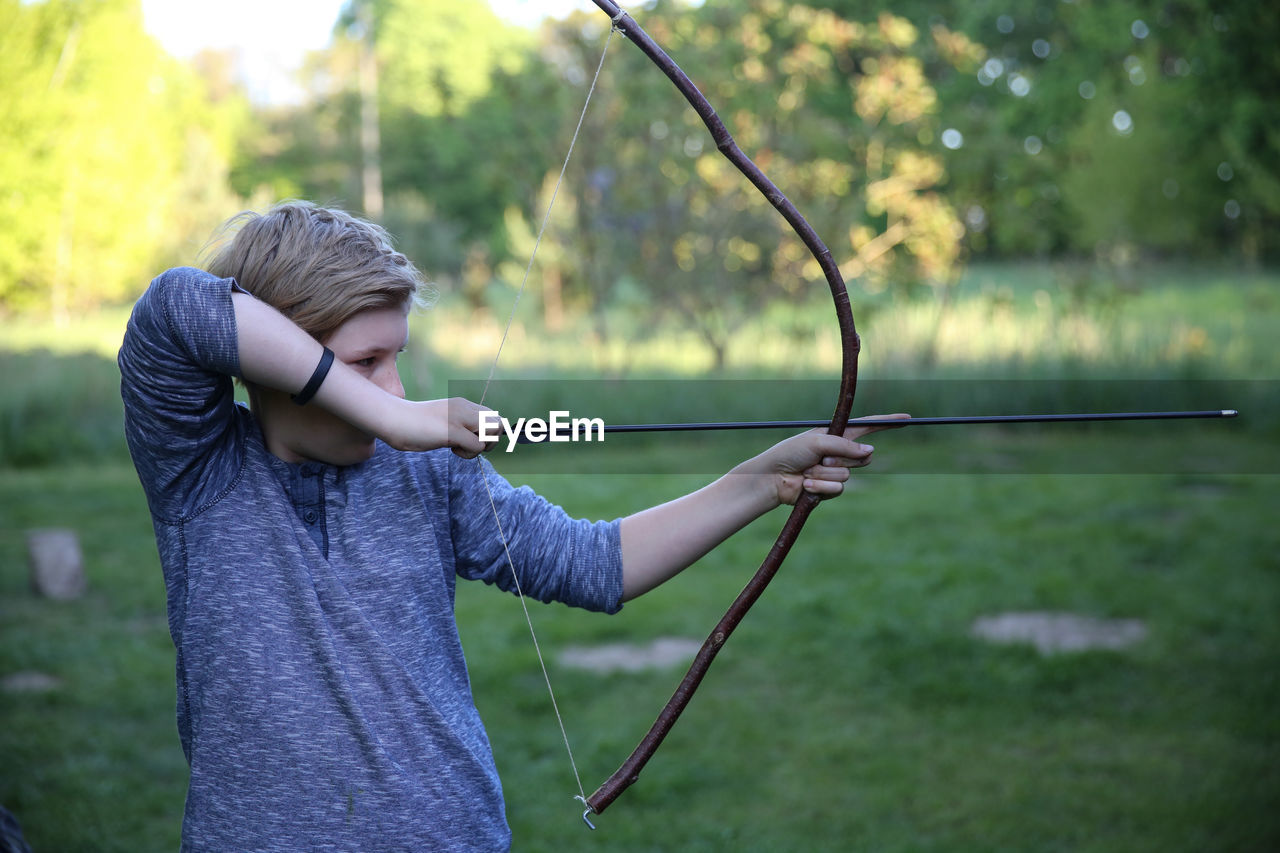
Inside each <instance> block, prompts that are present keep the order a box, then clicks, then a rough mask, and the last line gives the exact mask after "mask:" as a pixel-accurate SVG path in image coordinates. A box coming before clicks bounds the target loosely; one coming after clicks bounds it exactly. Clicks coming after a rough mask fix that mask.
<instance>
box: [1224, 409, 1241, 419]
mask: <svg viewBox="0 0 1280 853" xmlns="http://www.w3.org/2000/svg"><path fill="white" fill-rule="evenodd" d="M1238 414H1240V413H1239V412H1237V411H1236V410H1235V409H1223V410H1222V416H1223V417H1224V418H1234V417H1235V416H1236V415H1238Z"/></svg>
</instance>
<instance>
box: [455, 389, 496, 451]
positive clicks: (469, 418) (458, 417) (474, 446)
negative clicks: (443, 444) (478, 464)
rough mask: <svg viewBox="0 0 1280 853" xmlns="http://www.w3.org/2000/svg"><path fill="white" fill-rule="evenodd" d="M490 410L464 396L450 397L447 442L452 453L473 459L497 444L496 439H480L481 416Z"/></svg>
mask: <svg viewBox="0 0 1280 853" xmlns="http://www.w3.org/2000/svg"><path fill="white" fill-rule="evenodd" d="M490 411H492V410H490V409H488V408H487V407H485V406H482V405H480V404H479V403H473V402H472V401H470V400H468V399H466V398H465V397H452V398H450V399H449V401H448V427H447V429H448V444H449V447H450V449H451V450H453V452H454V454H455V455H457V456H460V457H462V458H463V459H474V458H475V457H477V456H479V455H480V454H481V453H488V452H489V451H490V450H492V449H493V448H494V447H496V446H497V441H496V440H494V441H482V440H481V439H480V431H481V417H482V416H483V415H484V414H486V413H487V412H490Z"/></svg>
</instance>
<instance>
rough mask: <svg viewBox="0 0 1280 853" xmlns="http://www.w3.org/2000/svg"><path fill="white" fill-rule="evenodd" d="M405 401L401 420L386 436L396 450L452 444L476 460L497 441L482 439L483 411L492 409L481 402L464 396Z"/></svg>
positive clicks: (430, 448) (449, 446) (463, 453)
mask: <svg viewBox="0 0 1280 853" xmlns="http://www.w3.org/2000/svg"><path fill="white" fill-rule="evenodd" d="M403 402H404V409H403V417H402V418H401V423H399V424H398V428H397V429H395V430H394V431H392V432H391V434H390V435H388V436H387V437H386V439H385V440H386V441H387V443H388V444H390V445H391V446H392V447H394V448H395V449H396V450H409V451H421V450H435V449H436V448H438V447H448V448H451V449H452V450H453V452H454V453H456V454H457V455H458V456H461V457H462V458H463V459H473V458H475V457H476V456H478V455H480V454H481V453H487V452H488V451H490V450H492V449H493V448H494V446H495V445H496V444H497V442H496V441H489V442H484V441H481V440H480V435H479V433H480V414H481V412H485V411H489V409H488V408H487V407H485V406H481V405H480V404H479V403H473V402H472V401H470V400H468V399H466V398H464V397H450V398H449V399H446V400H423V401H420V402H412V401H408V400H406V401H403Z"/></svg>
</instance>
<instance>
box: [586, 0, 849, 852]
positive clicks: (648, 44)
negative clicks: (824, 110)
mask: <svg viewBox="0 0 1280 853" xmlns="http://www.w3.org/2000/svg"><path fill="white" fill-rule="evenodd" d="M594 2H595V4H596V5H597V6H599V7H600V8H601V9H602V10H603V11H604V12H605V13H606V14H607V15H608V16H609V17H610V18H611V19H612V20H613V26H614V27H615V28H616V29H617V30H619V31H620V32H622V33H623V34H624V35H625V36H626V37H627V38H628V39H630V40H631V41H632V42H633V43H634V44H635V45H636V46H637V47H639V48H640V50H641V51H643V52H644V54H645V56H647V57H649V59H651V60H652V61H653V63H654V64H655V65H657V66H658V67H659V68H660V69H662V73H663V74H666V75H667V77H668V78H669V79H670V80H671V82H672V83H674V84H675V86H676V88H677V89H679V90H680V93H681V94H682V95H684V97H685V100H687V101H688V102H689V104H690V106H692V107H693V109H694V111H695V112H697V114H698V116H699V117H700V118H701V119H702V122H703V124H705V125H706V126H707V129H708V130H709V131H710V132H711V136H712V138H713V139H714V140H715V143H716V148H718V149H719V150H720V153H721V154H723V155H724V156H725V157H726V158H727V159H728V160H729V162H731V163H733V165H734V166H735V167H737V169H738V171H740V172H742V174H744V175H745V176H746V177H747V179H748V180H749V181H751V183H752V184H753V185H754V186H755V187H756V189H758V190H759V191H760V192H761V193H762V194H763V195H764V197H765V198H767V199H768V200H769V203H770V204H771V205H773V207H774V209H776V210H777V211H778V212H779V213H780V214H782V217H783V218H784V219H786V220H787V223H788V224H789V225H790V226H791V228H792V229H793V230H794V231H795V232H796V234H797V235H799V237H800V239H801V240H802V241H803V242H804V244H805V246H806V247H808V249H809V251H810V252H811V253H812V254H813V256H814V258H815V259H817V261H818V265H819V266H820V267H821V268H822V273H823V275H824V276H825V277H826V279H827V284H828V286H829V287H830V288H831V297H832V300H833V301H834V303H835V310H836V317H837V319H838V321H839V324H840V345H841V353H842V365H841V369H840V392H839V395H838V396H837V398H836V405H835V413H834V414H833V415H832V417H831V423H830V426H829V427H828V431H829V432H830V433H831V434H832V435H840V434H843V432H844V429H845V425H846V424H847V423H848V420H849V413H850V411H851V410H852V409H853V395H854V391H855V389H856V387H857V384H858V352H859V350H860V348H861V342H860V341H859V338H858V332H857V329H856V328H855V326H854V322H853V309H852V308H851V307H850V305H849V293H848V290H847V289H846V288H845V284H844V278H843V277H842V276H841V275H840V270H839V268H838V267H837V266H836V263H835V261H833V260H832V258H831V250H830V249H828V248H827V246H826V244H825V243H823V242H822V240H821V238H819V237H818V235H817V233H816V232H815V231H814V230H813V227H812V226H811V225H809V223H808V222H807V221H806V220H805V218H804V217H803V216H801V215H800V212H799V211H798V210H796V208H795V206H794V205H793V204H792V203H791V202H790V201H789V200H788V199H787V197H786V196H785V195H783V194H782V191H781V190H779V189H778V188H777V187H776V186H775V185H774V183H773V181H771V180H769V178H768V177H766V176H765V174H764V172H762V171H761V170H760V167H759V166H757V165H756V164H755V163H754V162H753V161H752V160H751V158H750V157H748V156H747V155H745V154H743V153H742V149H740V148H739V147H738V144H737V143H736V142H734V140H733V137H732V136H731V135H730V133H729V131H728V130H727V129H725V126H724V123H723V122H721V121H720V118H719V116H717V115H716V111H715V109H713V108H712V106H711V104H710V103H708V102H707V99H706V98H705V97H704V96H703V94H702V92H700V91H698V87H697V86H695V85H694V84H693V82H692V81H691V80H690V79H689V77H688V75H686V74H685V73H684V71H682V70H681V69H680V66H678V65H677V64H676V63H675V62H674V61H672V59H671V57H669V56H667V54H666V52H665V51H663V49H662V48H661V47H659V46H658V44H657V43H656V42H654V40H653V39H652V38H650V37H649V35H648V33H646V32H645V31H644V30H643V29H642V28H641V27H640V25H639V24H637V23H636V22H635V20H633V19H632V18H631V16H630V15H628V14H627V13H626V12H625V11H623V10H622V9H621V8H620V7H619V6H618V5H617V4H616V3H614V2H612V0H594ZM819 502H820V499H819V498H818V497H817V496H816V495H813V494H810V493H809V492H802V493H801V496H800V498H799V499H798V500H797V501H796V503H795V507H794V508H793V509H792V510H791V515H790V516H789V517H788V518H787V522H786V524H785V525H783V528H782V532H781V533H779V534H778V538H777V540H776V541H775V542H774V543H773V547H772V548H771V549H770V550H769V554H768V556H766V557H765V559H764V562H763V563H761V564H760V568H759V569H757V570H756V573H755V575H754V576H753V577H752V578H751V580H750V582H748V583H747V585H746V587H745V588H743V590H742V592H741V593H739V595H738V597H737V598H736V599H735V600H734V602H733V604H732V605H731V606H730V607H729V610H728V611H727V612H726V613H725V614H724V617H723V618H721V620H720V621H719V623H717V624H716V627H715V628H714V629H713V630H712V631H711V634H710V636H708V637H707V640H706V642H704V643H703V644H702V648H701V649H700V650H699V651H698V654H697V656H696V657H695V658H694V661H693V664H692V666H690V667H689V671H688V672H687V673H686V674H685V676H684V678H683V679H682V680H681V681H680V685H679V686H678V687H677V688H676V691H675V693H674V694H673V695H672V696H671V699H670V701H668V702H667V704H666V707H665V708H663V709H662V712H661V713H660V714H659V715H658V718H657V720H655V721H654V723H653V726H652V727H651V728H650V729H649V732H648V734H646V735H645V736H644V739H643V740H641V741H640V744H639V746H637V747H636V748H635V751H633V752H632V753H631V755H630V757H628V758H627V760H626V761H624V762H623V763H622V766H621V767H619V768H618V770H617V772H615V773H614V774H613V775H612V776H610V777H609V778H608V780H606V781H605V783H604V784H603V785H601V786H600V787H599V788H598V789H597V790H596V792H595V793H594V794H592V795H591V796H590V797H587V798H586V800H585V803H586V806H587V812H586V813H585V814H584V815H583V818H584V819H586V817H587V814H590V813H592V812H594V813H596V814H599V813H601V812H603V811H604V810H605V809H606V808H608V807H609V805H610V804H611V803H612V802H613V801H614V800H616V799H617V798H618V796H619V795H620V794H621V793H622V792H623V791H625V790H626V789H627V788H628V787H630V786H631V784H632V783H633V782H635V781H636V779H638V778H639V776H640V771H641V770H642V769H643V768H644V766H645V764H647V763H648V761H649V759H650V758H652V757H653V755H654V753H655V752H657V750H658V746H659V745H661V743H662V741H663V739H664V738H666V736H667V733H668V732H670V731H671V727H672V726H674V725H675V723H676V720H677V719H679V717H680V714H681V713H682V712H683V711H684V709H685V706H686V705H688V704H689V700H690V699H692V698H693V694H694V692H695V691H696V690H697V689H698V685H699V684H700V683H701V682H702V678H703V676H704V675H706V673H707V670H708V669H709V668H710V666H711V662H712V661H713V660H715V657H716V655H717V654H718V653H719V652H720V649H722V648H723V647H724V644H725V642H726V641H727V640H728V639H729V635H730V634H732V633H733V630H734V628H736V627H737V626H738V623H739V622H741V621H742V618H743V617H744V616H746V614H747V611H748V610H750V609H751V607H752V605H754V604H755V603H756V600H757V599H759V598H760V595H761V593H763V592H764V589H765V587H766V586H768V585H769V582H770V581H771V580H772V579H773V576H774V575H776V574H777V573H778V569H779V568H781V567H782V561H783V560H785V559H786V557H787V554H788V552H790V550H791V546H792V545H794V544H795V542H796V539H797V537H799V535H800V530H801V529H802V528H803V527H804V523H805V521H806V520H807V519H808V518H809V514H810V513H811V512H813V510H814V507H816V506H817V505H818V504H819ZM587 823H588V825H589V826H590V821H588V822H587Z"/></svg>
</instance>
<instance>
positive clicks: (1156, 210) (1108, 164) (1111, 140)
mask: <svg viewBox="0 0 1280 853" xmlns="http://www.w3.org/2000/svg"><path fill="white" fill-rule="evenodd" d="M832 5H835V6H846V5H857V6H862V5H863V4H847V3H833V4H832ZM893 9H894V11H895V12H897V13H898V14H901V15H904V16H906V17H908V18H910V19H911V20H913V21H916V22H917V23H924V22H926V21H932V22H935V26H937V25H939V23H938V22H941V23H942V24H945V26H947V27H950V28H952V29H954V30H955V31H958V32H961V33H964V34H965V35H967V36H968V37H969V38H971V39H973V40H974V41H976V42H977V43H979V44H981V45H984V46H985V48H986V50H985V55H984V56H983V58H982V61H981V62H980V63H979V64H978V67H976V68H975V69H973V70H972V71H971V72H970V73H967V74H952V73H949V72H948V71H947V70H946V69H941V73H940V74H936V75H931V77H930V79H931V80H932V82H933V83H934V85H935V86H936V87H937V89H938V93H939V101H940V104H941V108H940V117H941V120H942V122H943V123H944V125H945V126H948V127H950V128H953V129H956V130H958V131H960V132H961V133H962V135H963V145H962V146H961V147H959V148H958V149H956V150H953V151H950V152H947V154H946V162H947V166H948V172H949V174H950V176H951V182H950V185H949V186H948V188H947V196H948V198H949V199H950V200H951V201H952V202H953V203H954V204H956V205H957V206H958V207H960V208H961V209H963V210H965V211H966V213H967V219H968V224H969V227H970V235H969V243H970V245H971V246H972V247H973V248H975V249H977V250H978V251H980V252H985V253H998V254H1001V255H1005V256H1010V255H1019V254H1026V253H1055V254H1061V253H1063V252H1072V253H1080V254H1084V255H1092V254H1095V253H1098V254H1102V255H1107V254H1110V253H1112V251H1113V250H1115V249H1120V250H1122V251H1123V252H1127V253H1128V255H1129V256H1132V255H1133V254H1134V253H1135V252H1141V251H1147V252H1156V253H1165V254H1181V255H1185V254H1200V255H1208V254H1213V253H1217V252H1222V251H1224V250H1225V251H1235V252H1239V253H1241V254H1243V255H1244V256H1245V257H1247V258H1251V259H1257V258H1264V257H1274V255H1275V251H1276V244H1275V241H1274V240H1273V239H1272V238H1271V237H1270V236H1269V235H1270V234H1272V233H1273V232H1274V230H1275V228H1274V223H1275V217H1276V210H1275V207H1276V204H1275V201H1274V199H1275V198H1276V197H1277V196H1276V194H1275V193H1274V192H1272V191H1271V190H1274V188H1275V187H1276V186H1277V171H1276V170H1277V166H1276V164H1277V163H1280V139H1278V138H1277V137H1276V135H1275V134H1274V132H1272V130H1271V125H1274V122H1271V123H1270V124H1268V121H1267V120H1266V119H1263V118H1262V115H1263V112H1264V109H1263V108H1262V107H1261V105H1262V104H1263V103H1269V102H1270V100H1271V95H1270V93H1271V92H1272V91H1274V90H1275V89H1276V87H1277V86H1280V67H1278V64H1277V62H1276V59H1275V55H1274V51H1269V50H1267V49H1266V48H1265V47H1263V46H1264V45H1267V44H1271V43H1273V42H1274V41H1275V40H1276V38H1277V37H1278V36H1280V15H1278V14H1277V13H1276V11H1275V10H1274V9H1273V8H1271V6H1268V5H1266V4H1261V5H1260V4H1256V3H1250V2H1248V0H1241V2H1228V3H1216V2H1215V3H1209V2H1199V0H1190V1H1189V2H1182V3H1176V4H1167V3H1152V2H1146V0H1125V2H1099V1H1098V0H1080V2H1074V3H1046V2H1043V0H1009V2H1006V3H1003V4H999V5H997V6H991V5H986V4H952V5H950V6H949V7H945V8H939V7H938V5H937V4H933V3H895V4H893Z"/></svg>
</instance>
